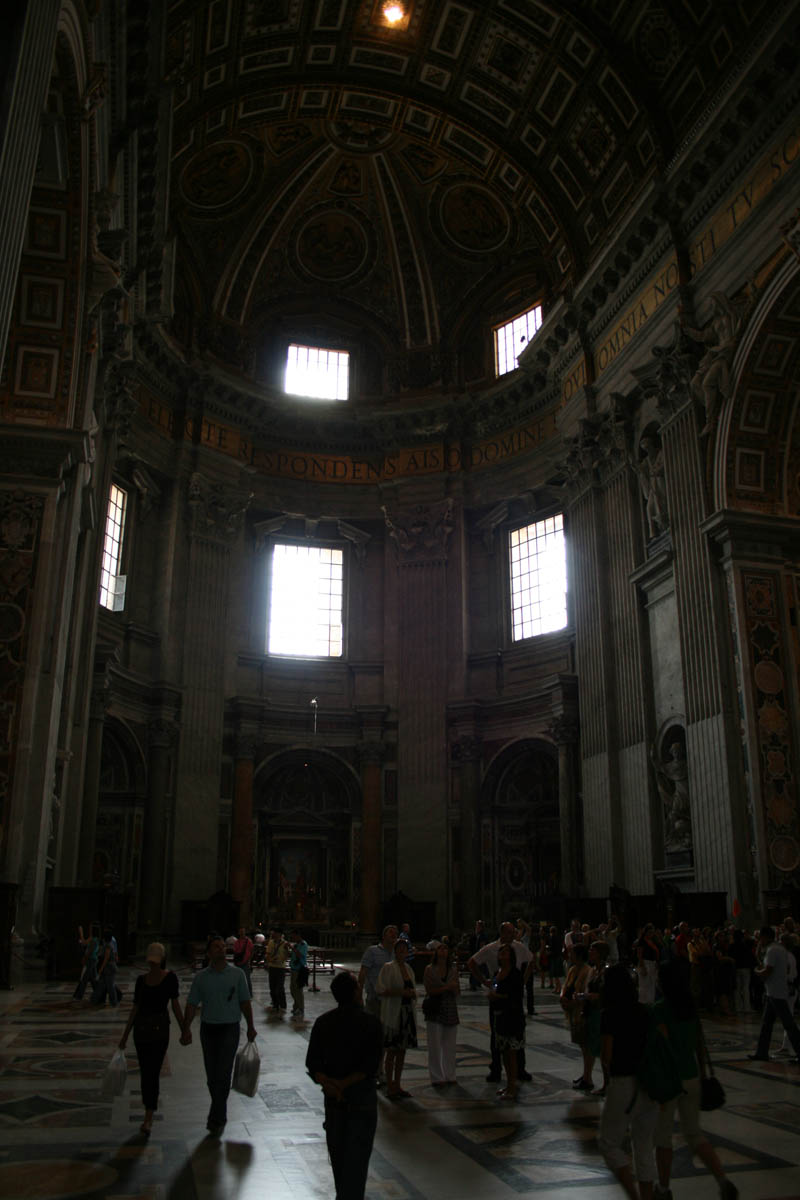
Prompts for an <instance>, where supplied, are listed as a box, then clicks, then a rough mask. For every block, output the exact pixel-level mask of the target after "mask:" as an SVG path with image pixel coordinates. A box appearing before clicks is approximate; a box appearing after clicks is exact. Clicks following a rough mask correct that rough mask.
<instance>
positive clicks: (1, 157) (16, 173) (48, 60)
mask: <svg viewBox="0 0 800 1200" xmlns="http://www.w3.org/2000/svg"><path fill="white" fill-rule="evenodd" d="M9 7H10V10H11V11H10V12H8V21H7V23H6V25H5V33H6V37H5V39H4V46H3V49H2V51H1V52H0V68H2V72H1V73H2V75H3V77H4V78H5V79H6V80H10V81H15V86H11V85H10V84H9V87H8V103H7V106H4V107H5V121H4V122H3V124H2V126H0V212H2V214H3V220H2V222H0V368H2V365H3V359H4V354H5V348H6V338H7V336H8V327H9V324H10V321H11V310H12V306H13V304H14V298H15V296H16V287H15V283H16V278H17V270H18V268H19V258H20V251H21V249H22V243H23V240H24V237H25V222H26V220H27V215H28V204H29V202H30V197H31V188H32V187H33V182H34V178H35V175H36V159H37V156H38V153H39V136H40V126H41V119H42V113H43V112H45V111H46V108H47V89H48V87H49V84H50V74H51V71H52V69H53V51H54V49H55V42H56V30H57V26H58V14H59V10H60V8H61V3H60V0H36V3H35V4H18V5H11V6H9ZM15 12H16V15H15Z"/></svg>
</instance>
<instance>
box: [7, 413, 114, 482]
mask: <svg viewBox="0 0 800 1200" xmlns="http://www.w3.org/2000/svg"><path fill="white" fill-rule="evenodd" d="M0 447H2V448H0V472H2V474H3V475H4V476H5V477H6V478H7V479H8V480H9V481H12V480H13V481H17V480H20V481H22V480H26V481H27V482H29V483H37V484H53V483H57V484H58V483H61V482H62V481H63V479H64V477H65V476H66V475H67V474H69V472H70V471H71V470H72V469H73V467H75V466H76V465H77V464H78V463H85V462H89V461H91V457H92V455H91V441H90V437H89V434H88V433H87V432H86V431H84V430H79V429H52V430H51V429H32V428H30V427H26V426H17V425H4V426H2V427H1V428H0Z"/></svg>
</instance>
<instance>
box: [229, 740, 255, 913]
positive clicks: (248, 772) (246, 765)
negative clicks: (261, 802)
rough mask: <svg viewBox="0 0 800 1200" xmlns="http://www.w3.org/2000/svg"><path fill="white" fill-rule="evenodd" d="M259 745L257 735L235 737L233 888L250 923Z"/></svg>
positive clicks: (231, 866)
mask: <svg viewBox="0 0 800 1200" xmlns="http://www.w3.org/2000/svg"><path fill="white" fill-rule="evenodd" d="M255 750H256V744H255V739H254V738H247V737H239V738H237V739H236V762H235V765H234V773H233V811H232V814H231V862H230V891H231V895H232V896H233V898H234V900H238V901H239V902H240V904H241V908H240V910H239V920H240V923H241V924H243V925H249V924H250V922H251V919H252V910H253V864H254V855H255V838H254V837H253V774H254V759H255Z"/></svg>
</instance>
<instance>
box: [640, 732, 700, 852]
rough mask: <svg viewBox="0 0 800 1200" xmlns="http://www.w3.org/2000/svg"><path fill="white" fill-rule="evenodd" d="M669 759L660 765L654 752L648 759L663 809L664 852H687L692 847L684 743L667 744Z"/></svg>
mask: <svg viewBox="0 0 800 1200" xmlns="http://www.w3.org/2000/svg"><path fill="white" fill-rule="evenodd" d="M669 754H670V757H669V759H668V760H667V761H666V762H659V760H658V758H657V757H656V753H655V749H653V750H651V752H650V759H651V761H652V764H653V769H654V771H655V773H656V783H657V785H658V793H659V795H660V797H661V800H662V803H663V805H664V849H665V850H667V851H675V850H690V849H691V846H692V816H691V808H690V805H689V764H688V763H687V761H686V751H685V749H684V746H683V742H682V741H680V740H679V739H678V738H675V739H674V741H672V742H670V745H669Z"/></svg>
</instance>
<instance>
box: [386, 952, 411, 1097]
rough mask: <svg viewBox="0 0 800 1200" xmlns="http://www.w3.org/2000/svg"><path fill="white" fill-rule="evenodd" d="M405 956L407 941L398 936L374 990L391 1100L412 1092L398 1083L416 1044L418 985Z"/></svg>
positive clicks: (387, 1092) (387, 1086)
mask: <svg viewBox="0 0 800 1200" xmlns="http://www.w3.org/2000/svg"><path fill="white" fill-rule="evenodd" d="M407 956H408V943H407V942H404V941H403V940H402V938H398V939H397V941H396V942H395V944H394V958H393V959H392V961H391V962H387V963H384V965H383V966H382V967H381V969H380V972H379V974H378V986H377V989H376V990H377V993H378V995H379V997H380V1001H381V1024H382V1025H383V1044H384V1047H385V1049H386V1059H385V1063H384V1070H385V1072H386V1095H387V1096H388V1097H389V1099H390V1100H405V1099H407V1098H408V1097H409V1096H410V1095H411V1093H410V1092H406V1091H403V1088H402V1087H401V1086H400V1077H401V1075H402V1073H403V1063H404V1062H405V1057H406V1050H408V1049H414V1048H415V1047H416V1044H417V1022H416V1019H415V1016H414V1009H415V1007H416V1003H417V987H416V984H415V983H414V976H413V975H412V974H411V969H410V968H409V966H408V964H407V963H406V957H407Z"/></svg>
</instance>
